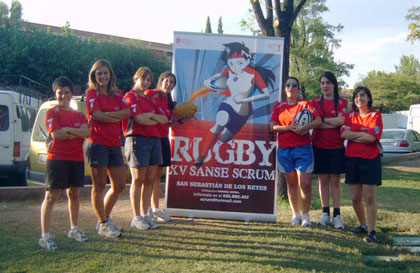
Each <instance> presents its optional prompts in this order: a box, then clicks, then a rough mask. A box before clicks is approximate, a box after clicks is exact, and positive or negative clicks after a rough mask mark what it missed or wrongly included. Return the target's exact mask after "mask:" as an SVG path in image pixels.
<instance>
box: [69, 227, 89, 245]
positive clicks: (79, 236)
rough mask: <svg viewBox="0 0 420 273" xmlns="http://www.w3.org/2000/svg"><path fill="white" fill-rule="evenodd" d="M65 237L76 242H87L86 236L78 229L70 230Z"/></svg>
mask: <svg viewBox="0 0 420 273" xmlns="http://www.w3.org/2000/svg"><path fill="white" fill-rule="evenodd" d="M67 237H69V238H70V239H75V240H76V241H78V242H86V241H87V240H88V237H87V236H86V234H85V233H84V232H83V231H82V230H81V229H80V228H79V227H75V228H72V229H70V230H69V233H68V234H67Z"/></svg>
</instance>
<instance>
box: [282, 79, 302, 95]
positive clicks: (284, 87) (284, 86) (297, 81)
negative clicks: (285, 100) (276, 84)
mask: <svg viewBox="0 0 420 273" xmlns="http://www.w3.org/2000/svg"><path fill="white" fill-rule="evenodd" d="M288 80H295V81H296V83H297V85H298V86H297V87H298V88H300V83H299V80H298V79H297V78H296V77H291V76H289V77H287V79H286V80H285V81H284V85H283V92H285V89H286V82H287V81H288Z"/></svg>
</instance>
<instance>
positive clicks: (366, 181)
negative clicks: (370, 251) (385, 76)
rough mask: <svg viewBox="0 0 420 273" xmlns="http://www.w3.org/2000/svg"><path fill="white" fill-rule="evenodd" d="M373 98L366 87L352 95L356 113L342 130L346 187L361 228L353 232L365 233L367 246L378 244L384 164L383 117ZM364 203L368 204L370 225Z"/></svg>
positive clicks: (352, 114)
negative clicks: (378, 196) (379, 191)
mask: <svg viewBox="0 0 420 273" xmlns="http://www.w3.org/2000/svg"><path fill="white" fill-rule="evenodd" d="M372 102H373V100H372V94H371V93H370V90H369V89H368V88H367V87H364V86H359V87H357V88H356V89H355V90H354V91H353V105H352V108H353V111H351V112H350V113H349V114H348V116H347V118H346V122H345V123H344V126H343V127H342V129H341V137H342V138H344V139H347V140H348V144H347V149H346V153H345V156H346V184H349V185H350V186H349V189H350V195H351V199H352V203H353V209H354V211H355V212H356V215H357V218H358V219H359V221H360V226H358V227H357V228H353V229H351V231H352V232H355V233H366V232H367V231H368V230H369V233H368V236H367V237H366V238H365V239H364V240H365V241H366V242H369V243H372V242H376V233H375V227H376V215H377V208H376V188H377V186H380V185H381V184H382V164H381V157H380V149H379V140H380V139H381V135H382V129H383V125H382V116H381V113H380V112H378V111H374V110H372ZM363 201H364V202H365V204H366V211H367V223H368V224H369V228H368V225H367V224H366V216H365V209H364V207H363Z"/></svg>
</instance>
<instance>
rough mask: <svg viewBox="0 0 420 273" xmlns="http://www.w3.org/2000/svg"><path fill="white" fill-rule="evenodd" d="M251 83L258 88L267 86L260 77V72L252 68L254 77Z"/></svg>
mask: <svg viewBox="0 0 420 273" xmlns="http://www.w3.org/2000/svg"><path fill="white" fill-rule="evenodd" d="M252 84H253V85H254V86H256V87H257V89H258V90H263V89H264V88H267V84H266V83H265V81H264V80H263V78H262V77H261V74H260V73H258V71H256V70H254V78H253V79H252Z"/></svg>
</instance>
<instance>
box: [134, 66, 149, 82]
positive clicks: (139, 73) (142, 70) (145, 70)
mask: <svg viewBox="0 0 420 273" xmlns="http://www.w3.org/2000/svg"><path fill="white" fill-rule="evenodd" d="M147 75H149V77H150V80H151V82H153V74H152V70H150V68H148V67H146V66H142V67H140V68H139V69H137V71H136V73H135V74H134V76H133V82H134V85H136V81H137V80H138V79H141V78H143V77H146V76H147Z"/></svg>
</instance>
